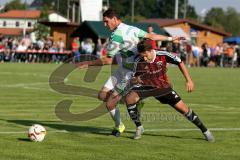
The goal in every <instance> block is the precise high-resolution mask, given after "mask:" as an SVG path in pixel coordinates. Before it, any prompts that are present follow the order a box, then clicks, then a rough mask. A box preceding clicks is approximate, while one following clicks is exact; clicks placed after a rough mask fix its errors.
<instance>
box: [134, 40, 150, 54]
mask: <svg viewBox="0 0 240 160" xmlns="http://www.w3.org/2000/svg"><path fill="white" fill-rule="evenodd" d="M152 49H153V48H152V43H151V42H150V40H149V39H144V40H142V41H140V42H139V43H138V45H137V50H138V52H139V53H141V52H145V51H151V50H152Z"/></svg>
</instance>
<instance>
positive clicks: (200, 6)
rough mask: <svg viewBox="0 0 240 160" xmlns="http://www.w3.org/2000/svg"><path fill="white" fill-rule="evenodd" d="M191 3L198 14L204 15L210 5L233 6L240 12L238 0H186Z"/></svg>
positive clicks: (239, 0) (239, 1) (224, 7)
mask: <svg viewBox="0 0 240 160" xmlns="http://www.w3.org/2000/svg"><path fill="white" fill-rule="evenodd" d="M188 1H189V4H190V5H193V6H194V7H195V9H196V11H197V13H198V14H199V15H204V13H206V11H207V10H209V9H211V8H212V7H221V8H223V9H226V8H227V7H233V8H235V9H236V10H237V11H238V12H239V13H240V0H188Z"/></svg>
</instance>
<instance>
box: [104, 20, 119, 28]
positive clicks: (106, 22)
mask: <svg viewBox="0 0 240 160" xmlns="http://www.w3.org/2000/svg"><path fill="white" fill-rule="evenodd" d="M103 22H104V26H105V27H107V28H108V29H109V30H110V31H113V30H114V29H115V28H117V26H118V25H119V24H120V21H119V20H118V19H117V18H116V17H113V18H108V17H103Z"/></svg>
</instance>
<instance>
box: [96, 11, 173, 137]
mask: <svg viewBox="0 0 240 160" xmlns="http://www.w3.org/2000/svg"><path fill="white" fill-rule="evenodd" d="M103 21H104V25H105V26H106V27H107V28H108V29H109V30H110V31H112V34H111V37H110V43H109V46H108V51H107V56H108V58H109V59H110V61H112V59H113V57H114V56H115V57H116V59H117V63H118V65H119V68H118V69H117V71H116V72H115V73H114V74H113V75H111V76H110V77H109V79H108V80H107V82H106V83H105V84H104V86H103V88H102V89H101V91H100V92H99V99H100V100H102V101H105V102H106V107H107V109H108V110H109V111H110V114H111V116H112V118H113V120H114V121H115V128H114V130H113V132H112V134H113V135H115V136H119V135H120V134H121V133H122V132H123V131H124V130H125V126H124V125H123V123H122V122H121V118H120V111H119V108H118V107H116V106H117V104H118V102H119V101H120V100H121V98H122V93H123V91H124V89H125V85H126V83H127V82H128V80H129V79H130V78H131V73H132V67H131V64H133V63H134V57H135V55H137V44H138V42H139V41H140V40H141V39H143V38H147V39H151V40H157V41H172V40H174V39H177V37H176V38H172V37H166V36H162V35H157V34H150V33H147V32H145V31H143V30H141V29H139V28H137V27H134V26H130V25H127V24H124V23H122V21H121V19H120V17H119V15H118V14H117V13H116V11H115V10H114V9H111V8H109V9H108V10H107V11H105V12H104V13H103ZM109 59H108V60H109ZM105 63H109V61H106V59H105V60H104V61H102V64H105Z"/></svg>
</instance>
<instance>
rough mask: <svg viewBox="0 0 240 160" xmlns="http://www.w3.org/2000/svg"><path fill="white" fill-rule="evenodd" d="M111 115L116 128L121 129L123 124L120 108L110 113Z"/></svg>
mask: <svg viewBox="0 0 240 160" xmlns="http://www.w3.org/2000/svg"><path fill="white" fill-rule="evenodd" d="M110 115H111V117H112V119H113V120H114V122H115V127H119V125H120V124H121V123H122V122H121V117H120V110H119V108H118V106H117V107H116V108H115V109H113V110H111V111H110Z"/></svg>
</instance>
